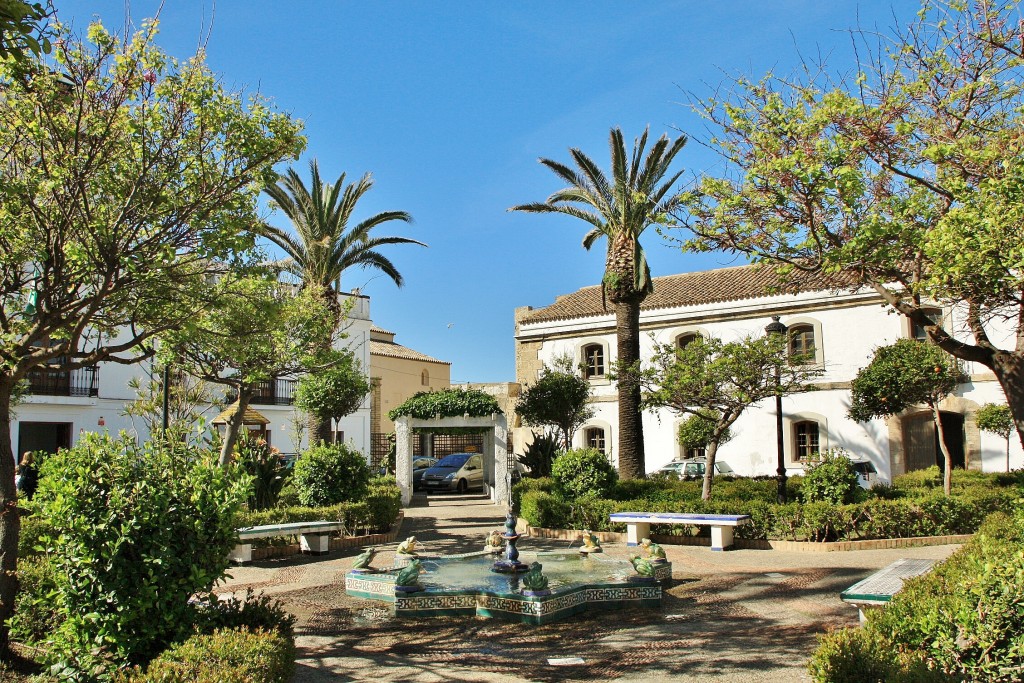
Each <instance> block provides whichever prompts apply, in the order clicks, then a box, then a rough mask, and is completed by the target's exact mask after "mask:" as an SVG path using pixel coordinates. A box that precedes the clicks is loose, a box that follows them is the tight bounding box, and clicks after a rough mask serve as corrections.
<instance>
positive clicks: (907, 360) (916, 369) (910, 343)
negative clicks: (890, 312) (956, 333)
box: [849, 339, 961, 496]
mask: <svg viewBox="0 0 1024 683" xmlns="http://www.w3.org/2000/svg"><path fill="white" fill-rule="evenodd" d="M960 378H961V373H960V370H959V368H958V367H957V366H956V363H955V362H953V359H951V358H950V357H949V354H947V353H946V352H945V351H943V350H942V349H940V348H938V347H937V346H934V345H932V344H926V343H924V342H920V341H917V340H916V339H900V340H899V341H898V342H896V343H895V344H892V345H890V346H882V347H880V348H878V349H875V354H874V356H873V357H872V359H871V363H869V364H868V365H867V367H864V368H861V370H860V372H858V373H857V376H856V377H855V378H854V379H853V386H852V387H851V392H850V410H849V414H850V417H851V418H852V419H854V420H856V421H857V422H867V421H868V420H870V419H871V418H873V417H884V416H886V415H895V414H897V413H901V412H903V411H904V410H906V409H907V408H909V407H911V406H914V405H921V404H924V405H926V406H928V408H930V409H931V411H932V416H933V417H934V420H935V428H936V429H937V430H938V439H939V448H940V449H941V450H942V457H943V459H944V460H945V470H944V471H945V475H944V477H945V480H944V484H943V488H944V490H945V492H946V495H947V496H948V495H949V493H950V486H951V485H950V477H951V474H952V467H953V465H952V460H951V458H950V455H949V449H948V448H947V447H946V437H945V435H944V433H943V430H942V420H941V419H939V403H940V402H941V401H942V399H943V398H945V397H946V396H948V395H949V394H950V393H952V391H953V390H954V389H956V385H957V383H958V382H959V381H960Z"/></svg>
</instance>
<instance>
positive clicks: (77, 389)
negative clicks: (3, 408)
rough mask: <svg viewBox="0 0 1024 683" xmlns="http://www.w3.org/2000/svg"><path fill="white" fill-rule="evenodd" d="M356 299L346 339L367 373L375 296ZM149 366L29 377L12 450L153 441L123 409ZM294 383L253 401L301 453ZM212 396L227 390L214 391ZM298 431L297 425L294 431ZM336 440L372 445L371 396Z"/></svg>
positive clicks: (362, 447) (106, 366)
mask: <svg viewBox="0 0 1024 683" xmlns="http://www.w3.org/2000/svg"><path fill="white" fill-rule="evenodd" d="M347 296H348V297H349V298H350V299H351V301H352V308H351V310H350V311H349V312H348V321H347V327H346V330H345V332H346V334H347V337H346V338H345V339H344V340H343V341H342V343H343V344H344V345H347V346H348V348H350V349H351V350H352V351H353V352H354V353H355V356H356V358H357V359H358V360H359V362H360V363H361V366H362V367H363V369H364V371H365V372H366V373H367V375H368V373H369V368H370V326H371V323H370V299H369V297H367V296H363V295H361V294H352V295H347ZM151 369H152V362H151V361H146V362H145V363H144V364H137V365H121V364H118V363H100V364H99V365H98V366H97V367H96V368H95V369H93V368H87V369H82V370H75V371H72V372H69V373H57V374H49V375H40V376H37V377H33V378H32V379H31V382H30V383H31V388H30V393H29V395H28V396H26V397H25V400H24V401H23V402H22V403H21V404H20V405H19V406H18V407H17V408H16V409H15V412H16V415H17V416H16V418H15V419H14V420H13V421H12V423H11V443H12V445H13V446H14V448H15V453H16V454H20V453H24V452H25V451H35V450H43V451H49V452H54V451H56V450H57V448H61V447H65V448H66V447H70V446H72V445H74V444H75V443H76V442H77V441H78V439H79V437H80V435H81V434H83V433H85V432H98V431H99V432H101V431H104V430H106V431H108V432H110V433H111V434H117V433H118V432H120V431H122V430H124V431H127V432H128V433H130V434H132V435H133V436H137V437H138V439H139V440H140V441H141V440H145V439H147V438H148V437H149V433H148V430H147V428H146V426H145V424H144V423H143V422H142V421H141V420H136V421H134V422H133V421H132V420H131V418H129V417H128V416H127V415H126V414H125V412H124V411H125V405H126V404H127V403H129V402H130V401H132V400H134V399H136V398H137V396H136V395H135V392H134V391H133V390H132V389H131V388H130V386H129V382H130V380H131V379H132V378H133V377H135V378H138V380H139V381H140V382H142V383H143V384H145V383H146V382H147V381H148V374H147V371H148V370H151ZM293 387H294V382H292V381H290V380H277V381H275V382H267V383H266V384H265V386H263V387H261V390H260V392H259V394H258V395H257V396H255V397H254V398H253V400H252V404H251V408H253V409H255V410H257V411H258V412H259V413H260V414H262V415H263V416H265V417H266V418H267V419H268V420H269V421H270V423H269V424H268V425H267V426H266V428H267V436H268V438H269V440H270V444H271V445H272V446H274V447H276V448H277V449H278V450H280V451H281V452H282V453H296V452H298V451H299V450H300V449H301V448H302V446H303V445H308V444H303V443H299V442H297V441H296V438H298V439H299V440H301V439H302V438H303V437H304V436H305V433H304V431H305V430H304V429H303V428H302V425H299V421H298V417H299V416H298V411H296V409H295V408H294V407H293V401H292V390H293ZM214 390H215V391H220V392H223V389H222V388H221V387H218V386H215V387H214ZM218 412H219V409H217V408H214V407H213V406H211V407H210V408H209V409H208V410H207V411H206V412H205V414H204V416H205V417H206V419H207V421H210V420H212V419H213V418H214V417H216V415H217V413H218ZM297 427H298V428H297ZM337 429H338V432H339V438H340V439H342V440H344V441H345V442H346V443H348V444H350V445H352V446H353V447H355V448H356V449H358V450H359V451H361V452H363V453H369V447H370V398H369V396H367V398H366V400H365V401H364V402H363V405H362V406H360V407H359V409H358V410H357V411H356V412H354V413H352V414H351V415H348V416H346V417H344V418H342V420H341V422H340V424H338V425H337Z"/></svg>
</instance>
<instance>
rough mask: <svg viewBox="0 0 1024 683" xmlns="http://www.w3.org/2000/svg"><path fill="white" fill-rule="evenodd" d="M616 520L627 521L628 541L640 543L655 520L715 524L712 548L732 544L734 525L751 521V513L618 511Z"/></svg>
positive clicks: (728, 546) (657, 521) (693, 524)
mask: <svg viewBox="0 0 1024 683" xmlns="http://www.w3.org/2000/svg"><path fill="white" fill-rule="evenodd" d="M609 519H611V521H613V522H621V523H625V525H626V545H639V544H640V541H641V540H642V539H644V538H647V537H648V536H649V535H650V533H651V525H652V524H687V525H692V526H709V527H711V549H712V550H727V549H728V548H731V547H732V536H733V529H734V528H735V527H737V526H740V525H742V524H750V515H702V514H697V513H690V512H614V513H612V514H611V515H609Z"/></svg>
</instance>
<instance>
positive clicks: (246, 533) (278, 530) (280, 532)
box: [237, 521, 343, 540]
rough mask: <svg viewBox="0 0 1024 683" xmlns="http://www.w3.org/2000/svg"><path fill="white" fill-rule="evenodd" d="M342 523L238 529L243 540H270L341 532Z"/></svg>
mask: <svg viewBox="0 0 1024 683" xmlns="http://www.w3.org/2000/svg"><path fill="white" fill-rule="evenodd" d="M342 528H343V525H342V524H341V522H328V521H318V522H288V523H286V524H264V525H261V526H251V527H243V528H241V529H238V530H237V531H238V537H239V539H241V540H249V539H254V538H270V537H272V536H291V535H295V534H304V533H317V532H321V533H327V532H330V531H341V529H342Z"/></svg>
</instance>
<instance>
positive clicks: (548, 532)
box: [519, 518, 974, 553]
mask: <svg viewBox="0 0 1024 683" xmlns="http://www.w3.org/2000/svg"><path fill="white" fill-rule="evenodd" d="M519 527H520V528H521V529H524V530H525V533H526V534H527V535H528V536H532V537H533V538H551V539H557V540H563V541H571V540H574V539H577V538H579V536H580V534H581V533H583V532H582V531H576V530H573V529H545V528H542V527H533V526H530V525H529V524H527V522H526V520H524V519H522V518H520V519H519ZM594 535H595V536H597V537H598V538H599V539H600V540H601V542H602V543H625V542H626V534H624V533H618V532H614V531H595V532H594ZM973 536H974V535H973V534H953V535H948V536H914V537H911V538H876V539H872V540H869V541H828V542H825V543H815V542H812V541H765V540H760V539H750V538H737V539H735V540H734V547H736V548H740V549H744V550H784V551H788V552H805V553H834V552H847V551H852V550H886V549H889V548H917V547H921V546H928V545H950V544H956V543H966V542H967V541H969V540H970V539H971V538H972V537H973ZM651 540H652V541H654V542H655V543H659V544H661V545H695V546H706V547H711V539H710V538H707V537H704V536H669V535H665V534H651Z"/></svg>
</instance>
